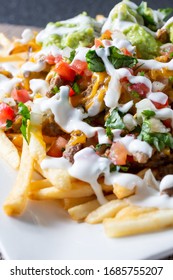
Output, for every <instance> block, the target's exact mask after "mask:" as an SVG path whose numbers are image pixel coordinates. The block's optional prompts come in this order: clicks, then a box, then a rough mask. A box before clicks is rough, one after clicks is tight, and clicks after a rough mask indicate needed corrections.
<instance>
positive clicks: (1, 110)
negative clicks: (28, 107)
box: [0, 102, 15, 127]
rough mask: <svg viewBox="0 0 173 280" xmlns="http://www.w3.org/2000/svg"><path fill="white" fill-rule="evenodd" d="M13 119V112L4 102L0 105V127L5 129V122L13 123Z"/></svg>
mask: <svg viewBox="0 0 173 280" xmlns="http://www.w3.org/2000/svg"><path fill="white" fill-rule="evenodd" d="M14 117H15V113H14V110H13V109H12V108H11V107H10V106H9V105H7V104H6V103H4V102H2V103H0V126H1V127H5V126H6V122H7V120H10V121H13V120H14Z"/></svg>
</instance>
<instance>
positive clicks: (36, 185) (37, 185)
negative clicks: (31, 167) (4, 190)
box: [29, 179, 52, 191]
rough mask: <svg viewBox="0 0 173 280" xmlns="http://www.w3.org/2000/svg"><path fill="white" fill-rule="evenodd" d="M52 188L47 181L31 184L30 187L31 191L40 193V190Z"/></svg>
mask: <svg viewBox="0 0 173 280" xmlns="http://www.w3.org/2000/svg"><path fill="white" fill-rule="evenodd" d="M51 186H52V184H51V183H50V182H49V180H47V179H43V180H37V181H33V182H31V184H30V186H29V190H30V191H38V190H40V189H44V188H49V187H51Z"/></svg>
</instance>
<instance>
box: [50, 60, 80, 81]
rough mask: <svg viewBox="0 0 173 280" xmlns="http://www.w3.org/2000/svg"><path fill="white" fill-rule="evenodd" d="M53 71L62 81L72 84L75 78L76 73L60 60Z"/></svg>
mask: <svg viewBox="0 0 173 280" xmlns="http://www.w3.org/2000/svg"><path fill="white" fill-rule="evenodd" d="M54 71H55V72H57V73H58V74H59V76H60V77H61V78H62V79H64V80H66V81H69V82H73V81H74V79H75V76H76V73H75V71H74V70H73V69H72V68H71V66H70V65H69V64H68V63H67V62H65V61H62V60H61V61H59V62H58V63H57V64H56V67H55V69H54Z"/></svg>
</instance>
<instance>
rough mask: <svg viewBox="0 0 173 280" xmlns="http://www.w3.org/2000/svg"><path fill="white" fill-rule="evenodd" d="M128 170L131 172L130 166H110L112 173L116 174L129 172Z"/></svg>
mask: <svg viewBox="0 0 173 280" xmlns="http://www.w3.org/2000/svg"><path fill="white" fill-rule="evenodd" d="M128 170H129V166H127V165H114V164H111V165H110V172H115V171H117V172H119V171H123V172H127V171H128Z"/></svg>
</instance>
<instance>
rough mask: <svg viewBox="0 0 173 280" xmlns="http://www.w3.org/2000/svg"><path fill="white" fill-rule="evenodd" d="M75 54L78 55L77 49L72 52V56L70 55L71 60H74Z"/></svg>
mask: <svg viewBox="0 0 173 280" xmlns="http://www.w3.org/2000/svg"><path fill="white" fill-rule="evenodd" d="M75 55H76V51H75V50H73V51H71V52H70V57H69V60H70V62H72V61H73V59H74V57H75Z"/></svg>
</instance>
